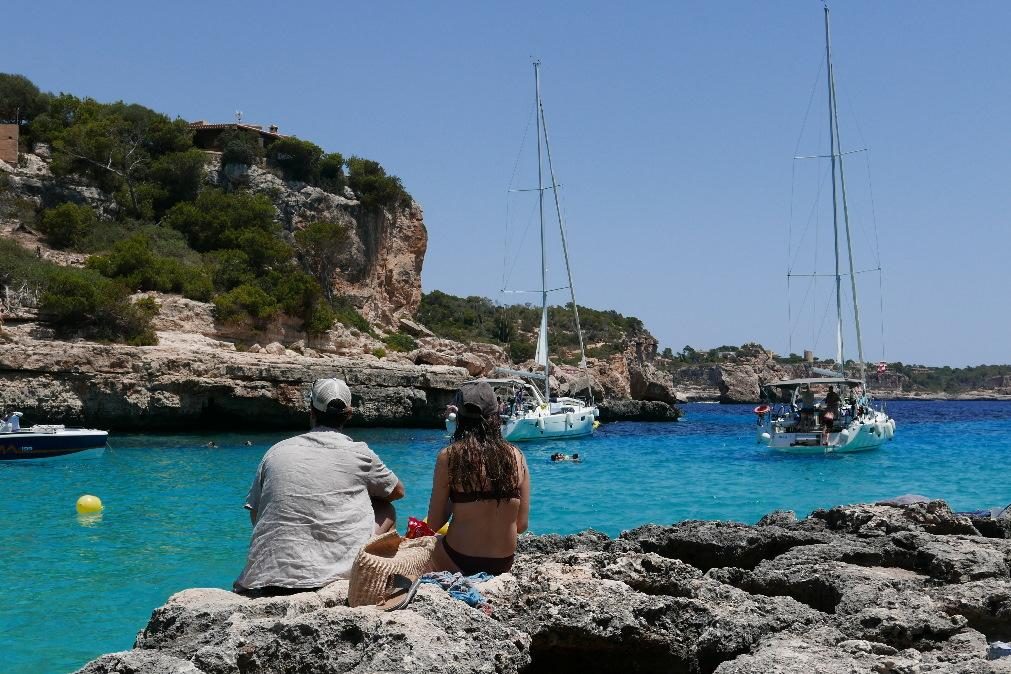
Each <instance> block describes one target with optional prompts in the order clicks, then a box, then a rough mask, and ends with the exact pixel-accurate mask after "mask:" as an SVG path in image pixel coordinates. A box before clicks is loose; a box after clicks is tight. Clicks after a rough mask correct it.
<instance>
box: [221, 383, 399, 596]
mask: <svg viewBox="0 0 1011 674" xmlns="http://www.w3.org/2000/svg"><path fill="white" fill-rule="evenodd" d="M353 411H354V410H353V408H352V407H351V389H349V388H348V385H347V384H346V383H345V382H344V381H343V380H340V379H320V380H317V381H316V382H314V383H313V385H312V392H311V394H310V405H309V422H310V427H311V429H312V430H311V431H310V432H308V433H304V434H302V435H298V436H296V437H294V438H289V439H288V440H283V441H281V442H279V443H277V444H276V445H274V446H273V447H271V448H270V449H269V450H267V453H266V454H265V455H264V457H263V460H262V461H261V462H260V466H259V468H258V469H257V471H256V477H255V478H254V480H253V484H252V486H251V487H250V488H249V494H248V496H247V497H246V504H245V507H246V509H248V510H249V516H250V519H251V520H252V522H253V536H252V540H251V541H250V543H249V553H248V556H247V560H246V567H245V568H244V569H243V570H242V574H241V575H240V576H239V578H238V580H236V581H235V585H234V586H235V591H236V592H241V593H248V594H253V595H256V596H269V595H278V594H292V593H295V592H303V591H308V590H314V589H318V588H320V587H322V586H324V585H327V584H328V583H331V582H333V581H334V580H337V579H339V578H347V577H348V575H349V574H350V572H351V565H352V564H353V563H354V559H355V556H356V555H357V554H358V550H359V549H360V548H361V547H362V546H363V545H364V544H365V543H366V542H367V541H368V540H369V539H370V538H372V536H374V535H376V534H380V533H385V532H387V531H389V530H391V529H392V528H393V526H394V524H395V521H396V511H395V510H394V508H393V505H392V503H391V502H392V501H395V500H397V499H400V498H403V497H404V485H403V483H402V482H401V481H400V480H399V479H398V478H397V476H396V475H395V474H394V473H393V471H391V470H390V469H389V468H387V467H386V465H385V464H384V463H383V461H382V459H380V458H379V456H378V455H376V453H375V452H373V451H372V450H371V449H370V448H369V446H368V445H366V444H365V443H364V442H355V441H354V440H352V439H351V438H349V437H348V436H347V435H344V434H343V433H342V432H341V431H342V430H343V428H344V424H345V423H347V421H348V420H349V419H350V418H351V415H352V414H353Z"/></svg>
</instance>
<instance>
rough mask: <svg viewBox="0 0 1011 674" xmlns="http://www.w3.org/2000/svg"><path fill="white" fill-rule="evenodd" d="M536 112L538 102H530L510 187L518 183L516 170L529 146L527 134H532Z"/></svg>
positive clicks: (510, 178)
mask: <svg viewBox="0 0 1011 674" xmlns="http://www.w3.org/2000/svg"><path fill="white" fill-rule="evenodd" d="M536 112H537V103H536V102H534V103H531V104H530V112H529V113H527V125H526V127H525V128H524V129H523V138H522V140H520V149H519V151H518V152H517V153H516V161H515V162H513V172H512V175H511V176H510V177H509V187H510V188H512V186H513V185H514V184H515V183H516V172H517V171H519V168H520V158H521V157H522V156H523V149H524V148H525V147H526V146H527V136H528V135H529V134H530V124H531V123H532V121H533V119H534V114H535V113H536Z"/></svg>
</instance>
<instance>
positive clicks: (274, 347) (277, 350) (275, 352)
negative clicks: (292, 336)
mask: <svg viewBox="0 0 1011 674" xmlns="http://www.w3.org/2000/svg"><path fill="white" fill-rule="evenodd" d="M285 350H286V349H285V348H284V345H283V344H281V343H279V342H271V343H270V344H268V345H267V346H265V347H263V351H264V353H269V354H270V355H272V356H283V355H284V352H285Z"/></svg>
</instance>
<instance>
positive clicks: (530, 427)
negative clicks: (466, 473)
mask: <svg viewBox="0 0 1011 674" xmlns="http://www.w3.org/2000/svg"><path fill="white" fill-rule="evenodd" d="M516 373H517V374H520V371H516ZM523 374H530V373H523ZM536 374H539V373H536ZM473 381H475V382H476V381H483V382H487V383H488V384H489V385H490V386H491V387H492V389H494V391H495V395H496V396H497V397H498V399H499V400H500V401H501V407H500V417H501V420H502V437H503V438H505V439H506V440H508V441H509V442H524V441H528V440H558V439H563V438H579V437H584V436H587V435H591V434H592V433H593V431H594V429H595V428H596V427H597V426H598V425H599V422H598V421H597V416H599V412H598V410H597V408H596V406H593V405H587V403H586V402H585V401H583V400H580V399H578V398H570V397H564V396H563V397H551V398H549V399H548V400H545V399H544V396H543V395H542V394H541V391H540V389H539V388H538V387H537V386H534V385H533V384H532V383H530V382H527V381H524V380H523V379H522V378H520V377H518V376H517V377H510V378H504V379H475V380H473ZM468 383H470V382H468ZM446 430H447V431H449V433H450V434H453V433H455V432H456V414H455V413H454V412H450V413H449V414H448V415H447V417H446Z"/></svg>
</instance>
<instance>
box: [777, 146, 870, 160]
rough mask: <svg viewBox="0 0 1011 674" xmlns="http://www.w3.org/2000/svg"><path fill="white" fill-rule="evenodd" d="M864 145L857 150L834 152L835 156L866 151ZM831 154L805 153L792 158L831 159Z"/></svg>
mask: <svg viewBox="0 0 1011 674" xmlns="http://www.w3.org/2000/svg"><path fill="white" fill-rule="evenodd" d="M867 151H868V150H867V148H866V147H862V148H860V149H859V150H847V151H846V152H838V153H836V154H835V156H836V157H845V156H846V155H848V154H858V153H860V152H867ZM832 156H833V155H830V154H805V155H800V156H797V157H794V159H831V158H832Z"/></svg>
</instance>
